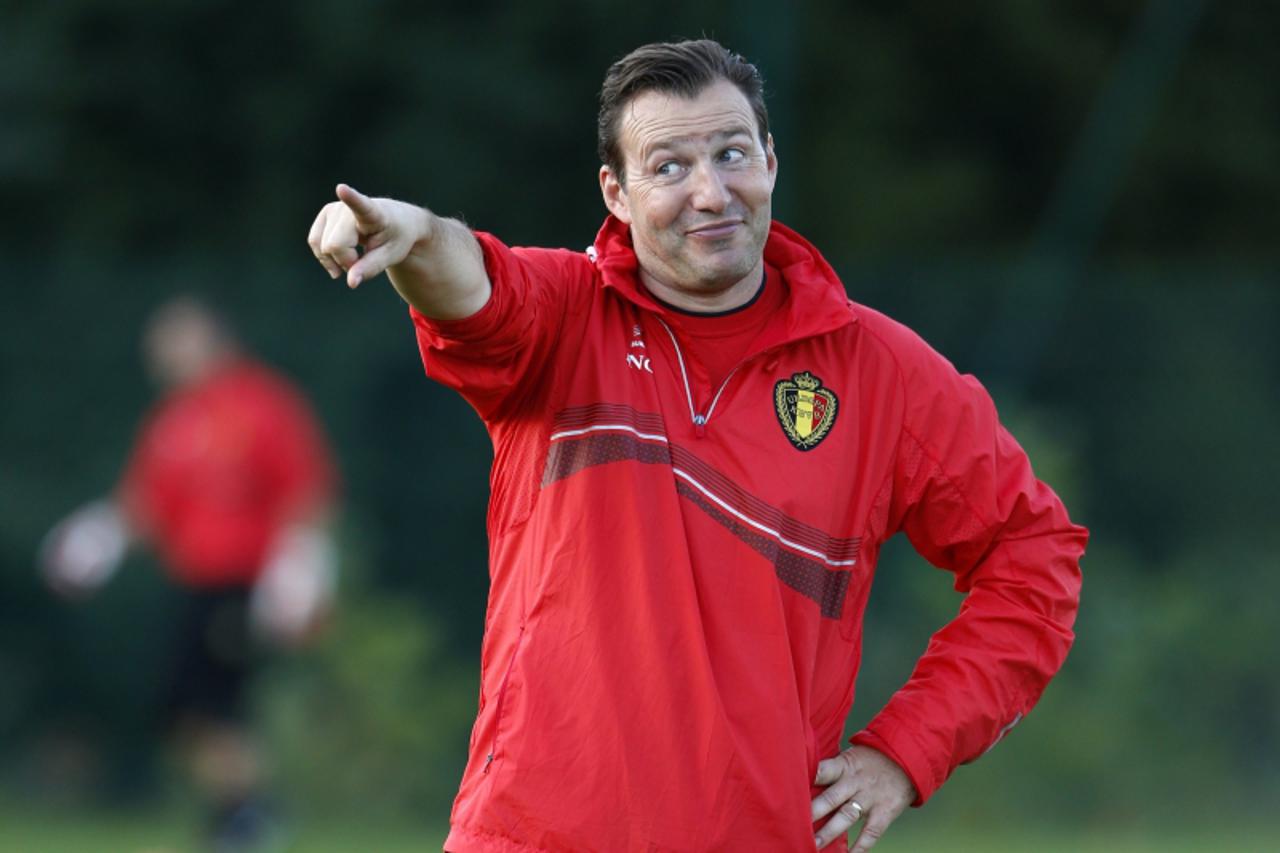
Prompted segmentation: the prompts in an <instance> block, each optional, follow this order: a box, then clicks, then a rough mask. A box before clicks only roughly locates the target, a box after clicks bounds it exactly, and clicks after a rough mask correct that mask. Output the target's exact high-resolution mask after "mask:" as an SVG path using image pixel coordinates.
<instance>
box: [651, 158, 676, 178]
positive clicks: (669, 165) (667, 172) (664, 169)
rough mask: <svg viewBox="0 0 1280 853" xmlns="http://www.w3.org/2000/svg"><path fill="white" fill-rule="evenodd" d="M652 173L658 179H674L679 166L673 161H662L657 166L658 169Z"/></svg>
mask: <svg viewBox="0 0 1280 853" xmlns="http://www.w3.org/2000/svg"><path fill="white" fill-rule="evenodd" d="M653 173H654V174H655V175H657V176H658V177H660V178H674V177H675V176H676V175H678V174H680V164H679V163H677V162H676V161H675V160H664V161H662V162H661V163H659V164H658V168H656V169H654V170H653Z"/></svg>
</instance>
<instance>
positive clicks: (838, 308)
mask: <svg viewBox="0 0 1280 853" xmlns="http://www.w3.org/2000/svg"><path fill="white" fill-rule="evenodd" d="M588 255H589V256H590V257H591V259H592V261H593V262H594V263H595V264H596V266H597V267H598V268H599V269H600V275H601V277H602V279H603V281H604V285H605V287H610V288H613V289H614V290H615V291H617V292H618V293H619V294H621V295H622V296H624V297H625V298H626V299H628V300H630V301H631V302H633V303H635V304H636V305H637V306H639V307H640V308H643V309H645V310H648V311H661V310H662V307H661V305H660V304H659V303H658V301H657V300H655V299H654V298H653V296H652V295H650V293H649V291H648V290H647V289H645V287H644V285H643V284H641V283H640V274H639V272H640V270H639V263H638V261H637V260H636V253H635V248H634V246H633V244H632V242H631V228H630V226H628V225H627V224H626V223H624V222H623V221H622V220H620V219H618V218H617V217H616V216H614V215H613V214H609V216H608V217H607V218H606V219H605V221H604V225H602V226H601V227H600V231H599V233H598V234H596V240H595V243H594V244H593V245H592V246H591V249H590V250H589V251H588ZM764 260H765V263H766V264H768V265H769V266H771V267H773V268H774V269H776V270H778V272H780V273H781V274H782V277H783V279H784V280H785V281H786V284H787V291H788V294H787V301H786V304H785V306H784V307H783V311H785V312H786V318H785V322H784V323H782V324H779V326H776V327H775V328H776V329H777V334H776V336H775V335H771V336H770V337H774V338H775V340H773V341H770V342H769V343H770V345H774V344H780V343H784V342H786V341H790V340H795V339H797V338H804V337H811V336H813V335H821V334H825V333H827V332H830V331H833V330H835V329H838V328H840V327H841V326H845V325H847V324H849V323H852V322H854V321H855V320H856V315H855V313H854V310H853V303H852V302H851V301H850V300H849V297H848V295H847V294H846V293H845V289H844V284H843V283H842V282H841V281H840V278H839V276H837V275H836V273H835V270H833V269H832V268H831V265H830V264H828V263H827V261H826V259H825V258H824V257H822V254H821V253H820V252H819V251H818V250H817V249H816V248H815V247H814V246H813V244H811V243H810V242H809V241H808V240H806V239H804V238H803V237H801V236H800V235H799V234H797V233H796V232H795V231H792V230H791V229H790V228H788V227H787V226H785V225H783V224H782V223H781V222H778V221H777V220H776V219H775V220H774V221H773V222H772V223H771V224H770V226H769V237H768V239H767V240H766V241H765V246H764Z"/></svg>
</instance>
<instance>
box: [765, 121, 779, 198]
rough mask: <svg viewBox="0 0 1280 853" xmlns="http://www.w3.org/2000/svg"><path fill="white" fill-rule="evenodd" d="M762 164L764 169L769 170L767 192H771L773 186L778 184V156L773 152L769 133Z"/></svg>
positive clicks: (771, 137)
mask: <svg viewBox="0 0 1280 853" xmlns="http://www.w3.org/2000/svg"><path fill="white" fill-rule="evenodd" d="M764 162H765V167H766V168H768V170H769V191H770V192H772V191H773V185H774V184H776V183H777V182H778V155H777V154H776V153H774V150H773V134H772V133H770V134H769V135H768V138H767V139H766V140H765V146H764Z"/></svg>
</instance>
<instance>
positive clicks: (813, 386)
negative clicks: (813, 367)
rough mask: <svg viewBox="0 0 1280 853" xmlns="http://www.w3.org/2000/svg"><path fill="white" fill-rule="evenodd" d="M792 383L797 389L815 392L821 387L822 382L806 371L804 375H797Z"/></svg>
mask: <svg viewBox="0 0 1280 853" xmlns="http://www.w3.org/2000/svg"><path fill="white" fill-rule="evenodd" d="M792 381H793V382H795V383H796V387H797V388H800V389H803V390H805V391H816V390H818V388H820V387H822V380H820V379H818V378H817V377H816V376H814V375H813V374H812V373H810V372H809V371H807V370H806V371H805V372H804V373H797V374H796V375H795V377H794V378H793V379H792Z"/></svg>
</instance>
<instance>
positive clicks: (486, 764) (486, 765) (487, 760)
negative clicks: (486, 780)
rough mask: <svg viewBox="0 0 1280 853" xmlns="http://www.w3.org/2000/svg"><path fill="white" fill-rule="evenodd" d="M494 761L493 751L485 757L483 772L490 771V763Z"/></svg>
mask: <svg viewBox="0 0 1280 853" xmlns="http://www.w3.org/2000/svg"><path fill="white" fill-rule="evenodd" d="M492 763H493V753H492V752H491V753H489V754H488V755H486V756H485V757H484V770H482V771H481V773H482V774H485V773H488V772H489V765H490V764H492Z"/></svg>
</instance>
